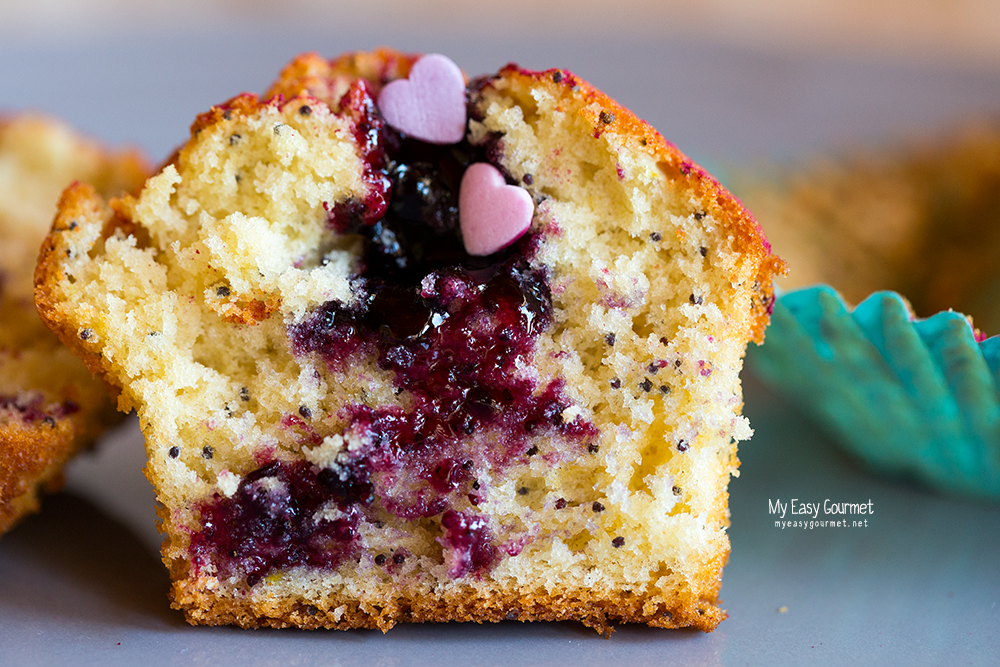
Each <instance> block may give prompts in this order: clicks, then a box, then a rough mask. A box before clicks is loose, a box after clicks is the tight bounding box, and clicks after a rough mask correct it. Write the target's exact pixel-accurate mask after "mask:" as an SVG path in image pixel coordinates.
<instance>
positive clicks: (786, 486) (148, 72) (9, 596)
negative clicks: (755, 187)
mask: <svg viewBox="0 0 1000 667" xmlns="http://www.w3.org/2000/svg"><path fill="white" fill-rule="evenodd" d="M380 43H386V44H393V45H398V46H402V47H405V48H410V49H419V50H426V51H441V52H444V53H446V54H448V55H450V56H451V57H452V58H454V59H455V60H456V61H457V62H458V63H459V64H460V65H461V66H462V67H463V68H464V69H466V70H467V71H469V72H470V73H479V72H485V71H489V70H495V69H496V68H497V67H498V66H499V65H501V64H503V63H505V62H506V61H507V60H510V59H511V58H517V59H519V60H520V62H521V63H522V64H523V65H525V66H529V67H538V68H542V67H549V66H556V65H558V66H563V67H567V68H569V69H572V70H574V71H576V72H577V73H578V74H580V75H581V76H583V77H584V78H587V79H589V80H591V81H592V82H593V83H595V84H596V85H598V86H599V87H601V88H603V89H605V90H606V92H608V93H609V94H611V95H612V96H614V97H616V98H617V99H619V101H621V102H622V103H624V104H625V105H626V106H629V107H631V108H633V109H634V110H635V111H636V112H637V113H638V114H639V115H640V116H642V117H644V118H645V119H647V120H649V121H650V122H652V123H653V124H654V125H655V126H657V127H658V128H659V129H660V130H661V131H662V132H663V134H664V135H666V136H667V137H668V138H669V139H671V140H673V141H675V142H676V143H677V144H678V145H679V146H680V147H681V148H682V149H683V150H685V151H687V152H689V153H690V154H691V155H692V156H693V157H695V158H696V159H700V160H708V161H718V162H723V163H724V162H733V161H735V162H744V163H745V162H748V161H750V160H753V159H755V158H758V157H761V156H767V157H772V158H774V157H777V158H784V157H793V156H798V155H802V154H805V153H808V152H811V151H815V150H820V149H825V148H831V147H835V146H841V145H843V144H844V143H855V144H857V143H864V142H871V141H885V140H886V139H888V138H891V137H893V136H900V135H901V134H909V133H912V132H916V131H921V130H929V129H933V128H936V127H939V126H941V125H942V124H946V123H948V122H949V121H952V120H955V119H959V118H962V117H964V116H966V115H969V114H975V113H980V112H991V111H1000V73H991V72H988V71H947V70H936V69H933V68H927V67H916V66H905V65H898V64H897V65H892V64H873V63H864V62H852V61H830V60H822V59H808V58H787V57H780V56H775V55H767V54H762V53H748V52H740V51H734V50H729V49H725V48H720V47H717V46H710V45H699V44H697V43H695V42H692V41H687V42H684V41H681V42H670V41H664V42H663V43H657V44H654V43H644V42H631V41H627V40H624V39H614V38H609V39H607V40H605V42H604V43H600V44H597V43H587V44H574V43H572V42H570V41H567V40H563V41H559V40H548V41H545V42H542V41H537V42H533V41H525V40H520V41H519V40H500V39H498V38H495V37H483V38H482V39H479V38H474V37H464V38H461V39H447V40H445V39H433V38H423V39H416V38H411V37H407V36H400V37H398V38H393V36H391V35H388V36H387V35H381V36H379V37H378V38H377V39H373V38H371V36H370V35H358V34H352V35H350V36H347V35H340V36H337V35H329V34H327V35H315V34H313V35H310V34H305V35H303V34H298V33H294V32H293V31H291V30H288V31H284V32H283V31H282V30H281V29H278V30H277V31H276V32H275V31H272V32H269V33H267V34H265V33H263V32H248V31H246V30H242V31H235V32H229V33H226V34H225V35H207V34H200V35H199V34H188V35H185V36H181V37H177V36H173V35H169V36H168V35H146V36H143V37H142V38H141V39H140V38H135V37H133V38H128V39H126V40H125V41H123V42H121V43H117V44H115V45H98V44H85V43H81V44H76V45H62V46H51V45H50V46H46V47H44V48H42V47H30V46H21V47H17V48H12V47H9V46H8V47H0V82H2V83H3V85H2V86H0V109H3V108H6V109H11V108H25V107H31V108H38V109H43V110H47V111H50V112H52V113H56V114H58V115H60V116H62V117H64V118H66V119H67V120H69V121H71V122H73V123H75V124H76V125H78V126H80V127H82V128H84V129H86V130H88V131H90V132H91V133H93V134H95V135H97V136H99V137H101V138H103V139H105V140H107V141H111V142H116V143H117V142H132V143H136V144H139V145H141V146H142V147H144V148H145V149H146V150H147V151H149V153H150V154H151V156H153V157H154V158H155V159H157V160H159V159H162V158H163V157H165V156H166V154H167V153H168V152H169V151H170V149H171V148H172V147H173V146H174V145H175V144H177V143H179V142H180V141H182V140H183V138H184V136H185V133H186V128H187V126H188V124H189V123H190V122H191V121H192V120H193V119H194V116H195V114H196V113H198V112H200V111H203V110H205V109H206V108H207V107H208V106H209V105H210V104H212V103H214V102H219V101H222V100H223V99H224V98H226V97H229V96H230V95H232V94H235V93H237V92H240V91H242V90H244V89H249V90H261V89H262V88H264V87H265V85H266V83H267V82H268V81H269V80H270V79H271V78H272V77H273V76H274V74H275V73H276V70H277V68H278V67H279V66H280V65H281V64H283V63H284V62H285V61H286V60H287V59H288V58H290V57H291V56H292V55H293V54H294V53H296V52H298V51H301V50H307V49H319V50H321V51H323V52H325V53H327V54H330V55H333V54H334V53H336V52H339V51H341V50H344V49H349V48H360V47H371V46H374V45H377V44H380ZM621 73H624V74H621ZM779 250H780V249H779ZM746 412H747V414H748V415H749V416H750V418H751V421H752V424H753V426H754V427H755V429H756V435H755V437H754V439H753V440H752V441H751V442H750V443H749V444H747V445H745V446H744V447H742V449H741V455H740V457H741V459H742V461H743V465H742V467H741V476H740V478H739V479H737V480H734V482H733V483H732V485H731V494H732V496H731V508H732V515H733V526H732V528H731V531H730V534H731V536H732V542H733V556H732V560H731V562H730V565H729V566H728V567H727V569H726V573H725V578H724V586H723V590H722V597H723V600H724V607H725V608H726V609H728V611H729V614H730V618H729V619H728V620H727V621H725V622H724V623H723V624H722V625H721V626H720V627H719V629H718V630H717V631H716V632H714V633H712V634H709V635H704V634H701V633H697V632H686V631H682V632H669V631H658V630H651V629H648V628H630V627H627V628H622V629H619V630H618V631H617V632H616V633H615V635H614V636H613V638H612V639H611V640H608V641H605V640H603V639H601V638H599V637H598V636H596V635H595V634H593V633H591V632H589V631H587V630H585V629H584V628H582V627H581V626H578V625H576V624H572V623H559V624H527V625H526V624H520V623H501V624H497V625H490V626H475V625H442V626H411V627H403V626H401V627H397V628H396V629H394V630H392V631H391V632H390V633H389V634H388V635H384V636H383V635H382V634H381V633H378V632H347V633H343V632H326V631H316V632H301V631H295V630H287V631H241V630H236V629H231V628H191V627H188V626H187V625H185V624H184V622H183V620H182V619H181V618H180V616H179V615H178V614H176V613H174V612H171V611H170V610H169V609H168V607H167V604H166V601H165V596H166V590H167V579H166V574H165V571H164V570H163V568H162V566H161V565H160V563H159V559H158V556H157V545H158V536H157V534H156V531H155V528H154V518H153V517H154V514H153V498H152V492H151V490H150V488H149V486H148V484H147V483H146V481H145V479H144V478H143V476H142V473H141V471H140V469H141V466H142V464H143V454H142V450H141V435H140V434H139V433H138V429H137V427H136V424H135V422H134V421H130V422H128V423H126V425H124V426H123V427H122V428H121V429H119V430H118V431H116V432H115V433H113V434H112V435H110V436H109V437H108V438H106V441H105V442H104V443H103V446H102V447H101V448H100V450H99V452H98V453H97V454H96V455H93V456H89V457H86V458H84V459H82V460H81V461H79V462H78V463H77V464H75V465H74V466H73V468H72V470H71V471H70V474H69V479H70V482H69V486H68V491H67V492H66V493H63V494H60V495H57V496H54V497H52V498H50V499H49V501H48V502H47V503H46V511H45V512H44V513H43V514H41V515H38V516H36V517H33V518H31V519H29V520H27V521H26V522H25V523H24V524H22V525H21V526H20V527H18V528H17V529H16V530H15V531H14V532H12V533H11V534H9V535H7V536H5V537H4V538H3V540H2V541H0V664H3V665H5V664H11V665H14V664H16V665H49V664H80V665H97V664H101V665H114V664H172V663H192V664H202V663H209V664H213V665H269V664H282V665H299V664H301V665H308V664H330V665H344V666H347V665H354V664H366V665H440V664H477V665H493V664H504V665H511V664H515V665H516V664H551V665H564V664H565V665H575V666H582V665H592V664H593V665H598V664H600V665H603V664H616V663H620V662H622V661H627V662H628V663H630V664H635V665H646V664H667V663H670V664H692V665H743V664H750V665H780V664H792V665H801V664H820V665H822V664H832V665H840V664H847V663H851V664H878V665H882V664H914V665H917V664H928V665H940V664H949V665H961V664H998V663H1000V648H998V647H1000V639H998V637H1000V610H998V609H997V603H998V602H1000V558H998V554H1000V507H997V506H990V505H979V504H975V503H969V502H965V501H960V500H950V499H943V498H939V497H936V496H934V495H932V494H929V493H926V492H924V491H922V490H919V489H915V488H912V487H909V486H906V485H904V484H899V483H894V482H889V481H885V480H880V479H877V478H873V477H870V476H868V475H867V474H866V473H864V472H863V471H860V470H858V469H857V468H855V467H854V466H853V465H852V464H851V463H850V462H848V461H847V460H846V459H844V458H843V457H842V456H841V455H840V454H839V453H838V452H837V451H836V450H835V449H834V448H833V447H832V446H831V445H830V444H829V443H828V442H827V441H826V440H825V439H824V438H823V437H822V435H821V434H820V433H818V432H817V431H816V429H815V428H814V427H813V426H811V425H810V424H809V423H808V422H806V421H805V420H804V419H803V418H801V417H800V416H798V415H797V414H795V413H794V412H793V411H792V410H791V409H790V408H789V407H788V406H787V405H786V404H785V403H784V402H783V401H781V400H780V399H778V398H777V397H775V396H773V395H771V394H770V393H769V392H768V391H767V390H765V389H764V388H762V387H761V386H760V385H758V384H757V383H756V382H754V381H753V380H752V378H751V379H749V380H748V382H747V407H746ZM791 498H799V499H801V500H810V501H812V500H819V501H822V500H823V499H826V498H829V499H830V500H832V501H834V502H866V501H867V500H869V499H871V501H872V505H873V508H874V510H875V513H874V514H873V515H872V516H871V517H869V525H868V527H867V528H848V529H815V530H803V529H786V530H781V529H778V528H775V526H774V517H773V516H771V515H770V514H769V513H768V501H769V500H774V499H781V500H783V501H785V502H787V501H788V500H790V499H791ZM820 518H823V517H822V516H821V517H820ZM780 608H786V609H787V611H785V612H783V613H782V612H780V611H779V609H780Z"/></svg>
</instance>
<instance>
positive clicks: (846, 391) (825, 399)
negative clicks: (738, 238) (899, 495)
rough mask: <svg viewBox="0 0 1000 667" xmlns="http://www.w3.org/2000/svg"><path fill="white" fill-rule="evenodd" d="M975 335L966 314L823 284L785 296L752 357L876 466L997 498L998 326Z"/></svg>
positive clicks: (759, 369)
mask: <svg viewBox="0 0 1000 667" xmlns="http://www.w3.org/2000/svg"><path fill="white" fill-rule="evenodd" d="M979 338H980V336H979V335H978V334H977V332H976V331H975V330H974V329H973V327H972V325H971V324H970V322H969V320H968V318H966V317H965V316H964V315H962V314H959V313H955V312H950V311H949V312H941V313H938V314H936V315H934V316H932V317H929V318H927V319H917V318H915V317H914V315H913V313H912V311H911V310H910V308H909V306H908V304H907V303H906V301H905V300H904V299H903V298H902V297H901V296H900V295H899V294H896V293H895V292H876V293H874V294H872V295H871V296H869V297H868V298H867V299H865V300H864V301H863V302H861V303H860V304H859V305H858V306H857V307H855V308H854V309H851V308H849V307H848V306H847V304H846V303H845V302H844V300H843V298H842V297H841V296H840V295H839V294H838V293H837V291H836V290H834V289H833V288H831V287H828V286H826V285H820V286H815V287H809V288H805V289H799V290H795V291H790V292H786V293H783V294H780V295H779V296H778V298H777V300H776V303H775V307H774V313H773V315H772V317H771V326H770V328H768V330H767V340H766V343H765V344H764V345H762V346H760V347H756V348H752V349H751V350H750V353H749V354H748V364H749V366H750V368H751V369H752V370H753V371H754V372H755V373H756V374H757V376H758V377H760V378H761V379H762V380H764V381H765V382H766V383H767V384H769V385H770V386H772V388H774V389H776V390H777V391H778V392H779V393H780V394H782V395H784V396H786V397H787V398H789V399H790V400H791V401H793V402H794V403H797V404H798V405H799V406H800V407H801V408H803V409H804V410H805V411H806V412H807V413H809V414H810V415H811V416H812V417H813V418H814V419H816V420H817V421H818V422H819V423H820V424H821V425H822V426H823V427H825V429H826V430H827V431H828V432H830V433H831V434H832V435H833V436H834V437H835V438H836V440H837V442H838V443H839V444H840V445H841V446H843V447H844V448H845V449H846V450H847V451H848V452H850V453H851V454H853V455H854V456H855V457H857V458H859V459H861V460H862V461H863V462H865V463H866V464H868V465H869V466H870V467H871V468H873V469H875V470H876V471H879V472H882V473H885V474H888V475H892V476H895V477H908V478H912V479H914V480H916V481H918V482H921V483H923V484H925V485H927V486H930V487H932V488H934V489H937V490H940V491H944V492H946V493H951V494H958V495H963V496H971V497H977V498H987V499H992V500H1000V389H998V387H1000V336H994V337H992V338H987V339H985V340H979Z"/></svg>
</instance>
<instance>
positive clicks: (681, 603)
mask: <svg viewBox="0 0 1000 667" xmlns="http://www.w3.org/2000/svg"><path fill="white" fill-rule="evenodd" d="M412 63H413V58H410V57H406V56H402V55H400V54H396V53H394V52H390V51H379V52H375V53H372V54H352V55H349V56H345V57H342V58H340V59H338V60H334V61H329V62H328V61H324V60H322V59H320V58H318V57H316V56H303V57H301V58H299V59H297V60H296V61H295V62H293V63H292V64H291V65H290V66H289V67H288V68H286V70H285V72H284V73H283V74H282V77H281V78H280V79H279V81H278V82H276V84H275V85H274V86H273V87H272V89H271V90H270V91H269V92H268V93H267V94H266V95H265V97H264V99H263V100H259V99H258V98H256V97H254V96H251V95H243V96H240V97H237V98H234V99H233V100H231V101H230V102H228V103H226V104H225V105H221V106H219V107H216V108H214V109H213V110H212V111H210V112H209V113H207V114H205V115H203V116H202V117H200V118H199V119H198V121H197V122H196V123H195V125H194V126H193V132H192V139H191V141H190V142H189V143H188V144H187V145H186V146H185V147H184V148H182V149H181V151H180V152H179V153H178V156H177V158H176V159H175V160H174V161H172V163H171V164H169V165H168V166H166V167H165V168H164V169H163V170H162V171H161V172H160V173H159V174H158V175H156V176H154V177H153V178H151V179H150V180H149V181H148V182H147V185H146V188H145V189H144V190H143V192H142V193H141V194H139V196H138V197H136V198H124V199H121V200H114V201H112V203H111V207H110V208H108V207H107V206H106V205H104V204H103V202H102V201H101V200H100V199H99V198H97V197H95V196H93V194H92V192H90V191H88V190H87V189H86V188H85V187H82V186H81V187H78V188H75V189H71V190H70V191H68V192H67V194H66V195H65V196H64V199H63V203H62V207H61V209H60V214H59V217H58V219H57V221H56V224H55V227H54V230H53V233H52V235H51V236H50V238H49V240H48V241H47V247H46V252H45V253H44V255H43V258H42V259H41V261H40V267H39V278H40V281H41V282H40V286H39V289H40V295H41V296H40V299H39V305H40V309H41V310H42V312H43V313H44V315H45V317H46V318H47V320H48V321H49V322H50V324H51V325H52V326H53V327H54V328H55V329H56V330H57V331H59V332H60V334H61V335H62V337H63V338H64V340H67V341H69V342H71V344H72V345H73V347H74V348H75V349H76V350H77V351H78V353H80V354H82V355H83V356H84V357H85V358H89V359H90V360H91V361H92V363H94V364H95V366H97V367H100V368H101V369H102V372H104V373H105V374H106V376H107V377H108V378H109V379H111V380H112V381H114V382H116V383H118V384H120V385H122V387H123V396H124V397H125V400H126V401H128V402H129V403H130V404H133V405H135V406H136V407H137V408H138V410H139V415H140V419H141V420H142V424H143V430H144V433H145V435H146V442H147V448H148V452H149V457H150V462H149V466H148V469H147V474H148V476H149V477H150V479H151V481H152V482H153V483H154V485H155V486H156V488H157V494H158V498H159V500H160V503H161V504H162V510H161V519H162V528H163V530H164V532H165V533H166V534H167V538H168V539H167V541H166V543H165V545H164V560H165V562H166V563H167V565H168V567H169V568H170V570H171V574H172V576H173V579H174V588H173V592H172V597H173V601H174V605H175V606H177V607H179V608H181V609H184V610H185V612H186V613H187V616H188V619H189V620H191V621H192V622H196V623H198V622H200V623H237V624H241V625H245V626H259V625H271V626H282V625H289V624H294V625H299V626H303V627H345V628H346V627H381V628H383V629H387V628H388V627H391V626H392V625H393V624H394V623H395V622H398V621H405V620H412V621H427V620H477V621H483V620H502V619H504V618H521V619H524V620H534V619H577V620H581V621H583V622H584V623H587V624H588V625H591V626H593V627H596V628H598V629H600V630H602V631H607V629H608V628H609V624H610V623H611V622H613V621H641V622H646V623H649V624H651V625H657V626H664V627H677V626H694V627H700V628H702V629H706V630H709V629H712V628H714V627H715V625H716V624H717V623H718V622H719V621H720V620H721V619H722V617H723V612H722V611H721V610H720V609H718V607H717V606H716V597H717V593H718V588H719V583H720V576H721V570H722V565H723V564H724V561H725V559H726V557H727V554H728V540H727V538H726V535H725V526H726V524H727V509H726V499H727V495H726V484H727V482H728V477H729V475H730V474H731V473H732V472H733V471H734V470H735V466H736V458H735V441H736V440H738V439H744V438H746V437H747V436H748V435H749V429H748V428H747V425H746V422H745V420H744V419H743V418H742V417H741V416H739V409H740V406H741V398H740V388H739V379H738V372H739V368H740V365H741V358H742V354H743V349H744V346H745V343H746V341H747V340H748V339H749V338H751V337H755V336H756V337H760V335H761V334H762V331H763V326H764V325H765V324H766V319H767V309H768V303H769V299H770V277H771V274H772V272H773V271H775V270H776V269H778V268H779V262H778V260H776V259H775V258H773V257H772V256H770V254H769V248H768V247H767V246H766V243H765V242H764V241H763V239H762V237H761V236H760V233H759V230H758V229H757V228H756V225H755V224H754V222H753V219H752V218H751V217H750V216H749V215H748V214H747V213H746V212H745V211H743V209H742V208H741V207H740V206H739V204H738V203H737V202H735V200H733V199H732V198H730V197H728V195H727V194H726V193H725V192H724V191H723V190H722V189H721V188H720V187H719V186H718V184H717V183H716V182H715V181H714V180H712V179H711V177H709V176H708V175H707V174H705V173H704V172H702V171H701V170H700V169H699V168H697V167H696V166H695V165H693V164H691V163H690V162H689V161H687V160H686V158H684V156H683V155H681V154H680V153H679V152H677V151H676V149H674V148H673V147H672V146H670V145H669V144H666V142H663V140H662V139H661V138H660V137H659V135H657V134H656V133H655V132H654V131H653V130H651V129H650V128H648V126H645V125H644V124H642V123H641V122H640V121H638V120H636V119H634V118H633V117H632V116H631V114H628V112H627V111H625V110H624V109H622V108H621V107H618V106H617V105H616V104H614V103H613V102H612V101H611V100H609V99H608V98H606V97H604V96H603V95H601V94H600V93H598V92H597V91H595V90H593V89H591V88H590V87H589V86H587V84H585V83H584V82H582V81H580V80H579V79H576V78H575V77H573V76H572V75H570V74H568V73H565V72H561V71H556V70H553V71H550V72H546V73H534V72H526V71H522V70H519V69H517V68H515V67H508V68H506V69H505V70H502V71H501V72H500V73H499V74H498V75H496V76H494V77H488V78H483V79H480V80H477V81H474V82H472V83H471V84H470V85H469V86H468V88H467V95H468V100H469V118H470V120H469V127H468V131H467V133H466V136H465V138H464V139H463V140H462V141H461V142H459V143H458V144H453V145H447V146H435V145H430V144H426V143H423V142H419V141H416V140H414V139H411V138H407V137H405V136H403V135H401V134H400V133H399V132H397V131H395V130H393V129H392V128H391V127H388V126H387V125H386V124H385V123H384V121H383V119H382V117H381V115H380V113H379V111H378V106H377V102H376V100H377V95H378V90H379V88H380V86H382V85H383V84H384V83H385V82H386V81H388V80H391V79H393V78H396V77H398V76H405V75H406V74H407V73H408V72H409V68H410V66H411V65H412ZM478 162H486V163H489V164H492V165H493V166H495V167H497V168H498V169H500V171H501V172H502V173H503V174H504V175H505V177H506V178H507V180H508V182H510V183H516V184H519V185H520V186H522V187H524V188H525V189H526V190H527V191H528V193H529V194H530V195H531V197H532V199H533V201H534V204H535V214H534V218H533V222H532V225H531V228H530V229H529V231H528V233H527V234H525V235H524V236H523V237H521V238H520V239H519V240H517V241H516V242H515V243H514V244H513V245H511V246H510V247H508V248H506V249H504V250H501V251H499V252H497V253H495V254H493V255H490V256H487V257H473V256H471V255H469V254H467V253H466V252H465V249H464V246H463V243H462V238H461V235H460V233H459V229H458V193H459V184H460V181H461V177H462V174H463V173H464V171H465V169H466V168H467V167H468V166H469V165H470V164H473V163H478ZM72 222H75V223H76V225H75V226H73V225H71V223H72ZM71 227H72V229H71ZM65 249H68V250H70V251H71V252H70V255H69V258H67V255H66V253H65ZM85 333H86V335H84V334H85Z"/></svg>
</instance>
